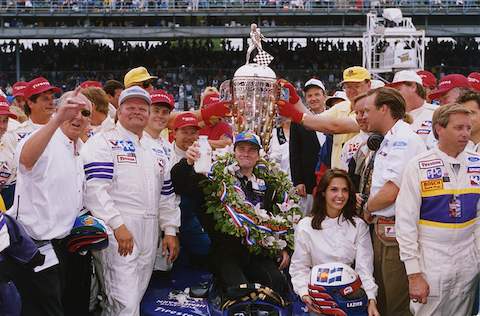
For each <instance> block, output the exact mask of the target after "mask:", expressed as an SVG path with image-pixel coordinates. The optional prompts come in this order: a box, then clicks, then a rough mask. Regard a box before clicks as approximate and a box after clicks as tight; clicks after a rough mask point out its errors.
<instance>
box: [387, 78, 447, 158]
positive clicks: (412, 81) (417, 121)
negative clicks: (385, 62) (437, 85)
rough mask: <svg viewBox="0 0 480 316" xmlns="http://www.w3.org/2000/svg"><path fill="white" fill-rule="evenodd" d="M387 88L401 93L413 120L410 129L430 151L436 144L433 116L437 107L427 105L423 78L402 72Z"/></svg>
mask: <svg viewBox="0 0 480 316" xmlns="http://www.w3.org/2000/svg"><path fill="white" fill-rule="evenodd" d="M387 86H389V87H392V88H394V89H397V90H398V91H399V92H400V94H401V95H402V97H403V98H404V99H405V103H406V105H407V107H406V111H407V113H408V114H409V115H410V116H411V117H412V119H413V122H412V124H410V127H411V128H412V130H413V131H414V132H415V133H417V134H418V135H419V136H420V138H422V140H423V141H424V142H425V145H426V146H427V148H428V149H430V148H432V147H433V146H434V145H435V143H436V141H435V138H434V137H433V135H432V115H433V111H435V109H436V108H437V106H435V105H433V104H430V103H427V101H426V98H427V93H426V91H425V88H424V87H423V84H422V78H421V77H420V76H419V75H418V74H417V73H416V72H414V71H412V70H402V71H399V72H397V73H396V74H395V76H394V77H393V81H392V83H390V84H388V85H387Z"/></svg>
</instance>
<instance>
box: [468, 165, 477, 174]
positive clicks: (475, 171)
mask: <svg viewBox="0 0 480 316" xmlns="http://www.w3.org/2000/svg"><path fill="white" fill-rule="evenodd" d="M467 173H480V166H478V167H467Z"/></svg>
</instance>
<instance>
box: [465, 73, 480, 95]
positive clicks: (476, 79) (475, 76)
mask: <svg viewBox="0 0 480 316" xmlns="http://www.w3.org/2000/svg"><path fill="white" fill-rule="evenodd" d="M467 79H468V82H470V86H471V87H472V89H473V90H475V91H479V92H480V72H472V73H471V74H469V75H468V77H467Z"/></svg>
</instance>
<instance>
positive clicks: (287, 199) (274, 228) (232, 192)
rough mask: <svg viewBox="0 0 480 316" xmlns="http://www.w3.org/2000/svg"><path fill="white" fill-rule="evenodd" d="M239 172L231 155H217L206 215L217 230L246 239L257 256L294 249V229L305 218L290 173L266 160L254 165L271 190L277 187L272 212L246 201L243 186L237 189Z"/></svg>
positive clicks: (207, 191) (208, 184)
mask: <svg viewBox="0 0 480 316" xmlns="http://www.w3.org/2000/svg"><path fill="white" fill-rule="evenodd" d="M237 170H239V167H238V165H237V161H236V159H235V157H234V155H233V154H232V153H226V154H224V155H222V156H218V157H217V160H216V161H215V163H214V164H213V166H212V169H211V171H210V173H209V175H208V177H209V180H208V181H206V182H205V184H204V185H203V188H204V193H205V197H206V205H207V213H209V214H212V215H213V217H214V220H215V229H216V230H218V231H220V232H222V233H225V234H228V235H232V236H236V237H240V238H243V239H244V240H245V243H246V244H247V245H248V249H249V251H250V252H251V253H254V254H264V255H267V256H270V257H276V256H278V254H279V252H280V250H282V249H290V250H293V245H294V228H295V226H296V224H297V223H298V221H299V220H300V219H301V218H302V212H301V211H300V208H299V206H298V204H297V203H298V200H299V197H298V195H296V194H295V191H294V188H293V186H292V183H291V181H290V179H289V177H288V176H287V174H286V173H285V172H283V171H281V170H280V168H279V167H278V164H276V163H275V162H270V161H267V160H265V159H260V161H259V162H258V163H257V165H256V166H255V169H254V171H253V173H254V174H255V176H256V177H257V178H258V179H263V180H264V181H265V184H266V185H267V187H269V188H274V190H275V191H274V194H273V202H274V203H272V209H271V210H270V212H268V211H266V210H265V209H262V208H260V204H257V205H253V204H251V203H249V202H248V201H246V200H245V195H244V193H243V191H242V190H241V189H240V187H238V186H236V185H235V183H236V177H235V173H236V171H237Z"/></svg>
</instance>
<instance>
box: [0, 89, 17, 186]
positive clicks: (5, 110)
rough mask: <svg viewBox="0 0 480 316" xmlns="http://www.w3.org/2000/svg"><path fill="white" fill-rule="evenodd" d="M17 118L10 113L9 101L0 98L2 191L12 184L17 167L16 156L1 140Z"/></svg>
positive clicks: (0, 181)
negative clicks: (11, 122) (11, 121)
mask: <svg viewBox="0 0 480 316" xmlns="http://www.w3.org/2000/svg"><path fill="white" fill-rule="evenodd" d="M16 118H17V116H16V115H15V114H13V113H12V112H10V109H9V106H8V103H7V99H5V98H4V97H3V96H0V189H3V186H5V184H7V183H9V182H10V178H11V177H12V173H13V170H14V166H15V164H14V161H13V160H14V155H13V154H12V153H10V152H8V151H7V150H5V146H4V144H3V141H1V140H2V139H3V135H5V132H6V131H7V130H8V128H9V126H10V120H11V119H13V120H15V119H16ZM2 195H3V194H2Z"/></svg>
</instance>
